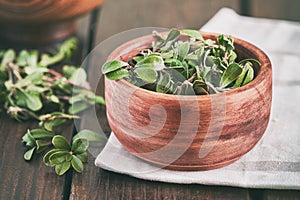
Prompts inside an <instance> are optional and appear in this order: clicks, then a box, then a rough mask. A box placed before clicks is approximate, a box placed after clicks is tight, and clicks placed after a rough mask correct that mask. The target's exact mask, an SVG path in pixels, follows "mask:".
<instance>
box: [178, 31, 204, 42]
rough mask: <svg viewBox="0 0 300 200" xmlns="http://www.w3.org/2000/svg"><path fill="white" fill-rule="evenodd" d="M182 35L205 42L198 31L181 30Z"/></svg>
mask: <svg viewBox="0 0 300 200" xmlns="http://www.w3.org/2000/svg"><path fill="white" fill-rule="evenodd" d="M180 33H181V34H183V35H187V36H189V37H192V38H195V39H197V40H203V37H202V35H201V34H200V32H199V31H196V30H191V29H185V30H181V31H180Z"/></svg>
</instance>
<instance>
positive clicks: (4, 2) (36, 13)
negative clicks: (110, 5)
mask: <svg viewBox="0 0 300 200" xmlns="http://www.w3.org/2000/svg"><path fill="white" fill-rule="evenodd" d="M103 2H104V0H87V1H77V0H60V1H55V0H28V1H8V0H0V26H1V32H0V42H1V43H2V42H9V43H16V44H23V45H24V44H26V45H27V46H28V47H31V46H30V45H32V44H39V45H40V46H42V45H45V44H49V43H52V42H55V41H59V40H62V39H64V38H66V37H68V36H71V35H72V34H74V33H75V30H76V28H77V27H76V23H75V19H76V18H78V17H79V16H81V15H83V14H86V13H88V12H89V11H91V10H93V9H95V8H96V7H98V6H100V5H101V4H102V3H103Z"/></svg>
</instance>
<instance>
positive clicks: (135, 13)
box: [79, 0, 300, 44]
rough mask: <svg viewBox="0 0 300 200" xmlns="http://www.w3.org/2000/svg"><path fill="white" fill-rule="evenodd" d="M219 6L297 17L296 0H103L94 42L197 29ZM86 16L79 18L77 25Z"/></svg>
mask: <svg viewBox="0 0 300 200" xmlns="http://www.w3.org/2000/svg"><path fill="white" fill-rule="evenodd" d="M222 7H228V8H232V9H234V10H235V11H236V12H237V13H239V14H242V15H248V16H253V17H264V18H274V19H285V20H292V21H299V20H300V1H299V0H184V1H183V0H106V1H105V2H104V4H103V5H102V7H101V11H100V14H99V19H98V26H97V31H96V41H95V42H96V44H97V43H99V42H101V41H103V40H104V39H106V38H108V37H110V36H111V35H113V34H116V33H119V32H122V31H125V30H128V29H132V28H137V27H165V28H172V27H176V28H193V29H199V28H200V27H201V26H202V25H204V24H205V23H206V22H207V21H208V20H209V19H210V18H211V17H212V16H213V15H214V14H215V13H216V12H217V11H218V10H219V9H221V8H222ZM89 17H90V16H85V17H83V18H81V19H80V21H79V23H80V26H79V28H80V27H84V26H85V25H86V23H84V22H85V21H86V20H88V19H87V18H89Z"/></svg>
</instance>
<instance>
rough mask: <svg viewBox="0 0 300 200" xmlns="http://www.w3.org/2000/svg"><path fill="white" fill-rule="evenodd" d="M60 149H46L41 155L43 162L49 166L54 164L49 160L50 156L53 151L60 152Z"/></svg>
mask: <svg viewBox="0 0 300 200" xmlns="http://www.w3.org/2000/svg"><path fill="white" fill-rule="evenodd" d="M60 151H61V150H60V149H52V150H50V151H48V152H47V153H46V154H45V155H44V157H43V162H44V163H45V165H46V166H49V167H52V166H54V164H52V163H51V162H50V159H49V158H50V156H52V155H53V154H54V153H57V152H60Z"/></svg>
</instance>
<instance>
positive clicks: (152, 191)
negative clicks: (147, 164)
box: [70, 108, 248, 200]
mask: <svg viewBox="0 0 300 200" xmlns="http://www.w3.org/2000/svg"><path fill="white" fill-rule="evenodd" d="M97 114H98V119H99V122H100V124H101V127H102V128H103V130H104V131H105V132H106V133H108V132H109V131H110V129H109V126H108V124H107V120H106V114H105V109H103V108H102V109H100V110H99V111H98V112H97ZM94 160H95V158H93V156H91V155H89V161H88V164H86V165H85V166H84V167H85V169H84V172H83V174H78V173H73V179H72V187H71V194H70V199H72V200H77V199H78V200H81V199H199V198H201V199H248V192H247V191H248V190H247V189H242V188H233V187H216V186H203V185H180V184H170V183H160V182H153V181H146V180H140V179H136V178H133V177H129V176H127V175H121V174H117V173H113V172H109V171H106V170H102V169H100V168H98V167H96V166H95V165H94Z"/></svg>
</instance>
